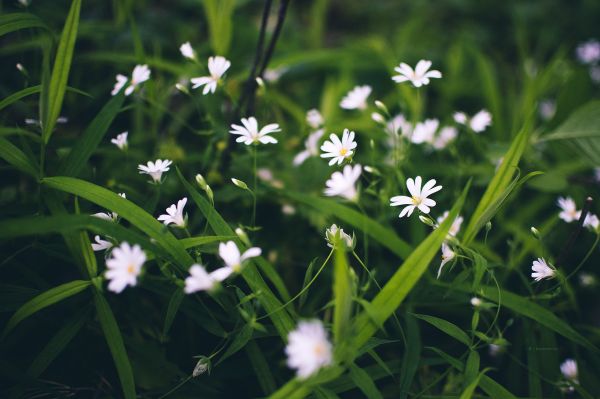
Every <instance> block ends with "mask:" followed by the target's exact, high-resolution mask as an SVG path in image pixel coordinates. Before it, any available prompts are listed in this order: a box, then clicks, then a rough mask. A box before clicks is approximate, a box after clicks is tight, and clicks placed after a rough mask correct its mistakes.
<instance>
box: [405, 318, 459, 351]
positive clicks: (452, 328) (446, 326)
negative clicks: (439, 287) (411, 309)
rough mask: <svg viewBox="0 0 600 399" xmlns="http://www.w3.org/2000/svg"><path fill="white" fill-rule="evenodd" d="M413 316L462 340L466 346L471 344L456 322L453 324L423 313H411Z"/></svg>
mask: <svg viewBox="0 0 600 399" xmlns="http://www.w3.org/2000/svg"><path fill="white" fill-rule="evenodd" d="M413 316H415V317H416V318H417V319H421V320H423V321H426V322H427V323H429V324H431V325H432V326H434V327H435V328H437V329H438V330H440V331H442V332H444V333H446V334H448V335H449V336H451V337H452V338H454V339H456V340H457V341H459V342H462V343H463V344H465V345H467V346H470V345H471V340H470V339H469V336H468V335H467V333H465V332H464V331H463V330H462V329H461V328H460V327H458V326H457V325H456V324H453V323H451V322H449V321H448V320H444V319H440V318H439V317H434V316H428V315H424V314H413Z"/></svg>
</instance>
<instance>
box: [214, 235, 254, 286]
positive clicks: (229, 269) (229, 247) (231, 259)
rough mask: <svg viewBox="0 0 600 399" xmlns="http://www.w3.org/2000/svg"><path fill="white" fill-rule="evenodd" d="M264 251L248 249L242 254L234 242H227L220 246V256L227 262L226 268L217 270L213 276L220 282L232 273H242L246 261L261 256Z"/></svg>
mask: <svg viewBox="0 0 600 399" xmlns="http://www.w3.org/2000/svg"><path fill="white" fill-rule="evenodd" d="M261 253H262V250H261V249H260V248H257V247H252V248H248V249H247V250H246V251H245V252H244V253H243V254H240V250H239V249H238V247H237V245H235V242H233V241H227V242H226V243H223V242H222V243H220V244H219V256H220V257H221V259H223V262H225V267H222V268H220V269H217V270H215V271H214V272H212V275H213V276H215V278H216V279H217V280H219V281H223V280H225V279H226V278H227V277H229V275H231V274H232V273H239V272H240V271H242V265H243V263H244V261H246V260H247V259H250V258H255V257H257V256H260V254H261Z"/></svg>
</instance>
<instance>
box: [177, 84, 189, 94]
mask: <svg viewBox="0 0 600 399" xmlns="http://www.w3.org/2000/svg"><path fill="white" fill-rule="evenodd" d="M175 88H176V89H177V90H179V91H180V92H182V93H184V94H188V95H189V94H190V91H189V90H188V88H187V87H185V86H184V85H182V84H181V83H176V84H175Z"/></svg>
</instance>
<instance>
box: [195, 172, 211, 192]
mask: <svg viewBox="0 0 600 399" xmlns="http://www.w3.org/2000/svg"><path fill="white" fill-rule="evenodd" d="M196 183H198V185H199V186H200V188H201V189H202V190H203V191H206V187H208V184H206V180H205V179H204V176H202V175H201V174H200V173H198V174H197V175H196Z"/></svg>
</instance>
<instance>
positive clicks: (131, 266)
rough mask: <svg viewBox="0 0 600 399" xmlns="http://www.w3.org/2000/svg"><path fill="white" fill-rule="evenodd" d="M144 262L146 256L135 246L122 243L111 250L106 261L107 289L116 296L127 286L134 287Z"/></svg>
mask: <svg viewBox="0 0 600 399" xmlns="http://www.w3.org/2000/svg"><path fill="white" fill-rule="evenodd" d="M145 261H146V254H145V253H144V251H142V248H140V246H139V245H137V244H136V245H134V246H133V247H132V246H130V245H129V244H128V243H127V242H123V243H122V244H121V245H120V246H119V247H117V248H115V249H113V251H112V253H111V258H110V259H108V260H107V261H106V267H107V270H106V273H105V275H106V278H107V279H108V280H110V283H109V284H108V289H109V290H110V291H113V292H116V293H117V294H118V293H120V292H121V291H123V290H124V289H125V287H127V286H128V285H131V286H132V287H133V286H135V285H136V284H137V277H138V276H139V274H140V272H141V271H142V265H143V264H144V262H145Z"/></svg>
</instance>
